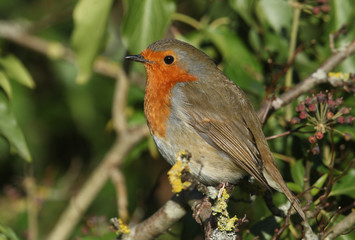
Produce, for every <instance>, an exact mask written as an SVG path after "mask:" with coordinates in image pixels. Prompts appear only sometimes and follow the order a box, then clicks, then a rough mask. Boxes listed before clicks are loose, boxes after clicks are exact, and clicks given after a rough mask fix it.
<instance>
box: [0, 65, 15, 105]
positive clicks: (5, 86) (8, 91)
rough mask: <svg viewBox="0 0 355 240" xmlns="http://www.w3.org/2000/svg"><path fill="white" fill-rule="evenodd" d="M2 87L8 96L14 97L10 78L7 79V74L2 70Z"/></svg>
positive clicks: (0, 85) (0, 73) (0, 84)
mask: <svg viewBox="0 0 355 240" xmlns="http://www.w3.org/2000/svg"><path fill="white" fill-rule="evenodd" d="M0 87H1V88H2V89H3V90H4V92H5V93H6V95H7V97H8V98H9V99H12V89H11V85H10V83H9V79H7V77H6V75H5V74H4V73H3V72H2V71H0Z"/></svg>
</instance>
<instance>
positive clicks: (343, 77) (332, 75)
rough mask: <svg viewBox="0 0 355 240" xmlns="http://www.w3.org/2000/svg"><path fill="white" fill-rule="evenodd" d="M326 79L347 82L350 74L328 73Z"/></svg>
mask: <svg viewBox="0 0 355 240" xmlns="http://www.w3.org/2000/svg"><path fill="white" fill-rule="evenodd" d="M328 77H329V78H333V79H340V80H343V81H348V80H349V78H350V74H349V73H342V72H330V73H328Z"/></svg>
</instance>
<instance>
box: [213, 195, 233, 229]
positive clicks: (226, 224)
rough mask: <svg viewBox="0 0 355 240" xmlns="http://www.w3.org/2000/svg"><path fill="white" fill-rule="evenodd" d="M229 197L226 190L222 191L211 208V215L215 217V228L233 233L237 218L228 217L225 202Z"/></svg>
mask: <svg viewBox="0 0 355 240" xmlns="http://www.w3.org/2000/svg"><path fill="white" fill-rule="evenodd" d="M229 197H230V196H229V194H228V193H227V190H226V189H223V192H222V195H221V197H219V198H218V199H217V201H216V202H215V204H214V205H213V206H212V214H213V215H215V216H216V215H217V226H218V229H219V230H221V231H233V230H234V229H235V222H236V221H238V218H237V216H234V217H232V218H230V217H229V213H228V211H227V201H228V199H229Z"/></svg>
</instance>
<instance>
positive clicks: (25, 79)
mask: <svg viewBox="0 0 355 240" xmlns="http://www.w3.org/2000/svg"><path fill="white" fill-rule="evenodd" d="M0 65H1V66H2V67H3V70H4V72H5V74H6V76H8V77H9V78H10V79H12V80H15V81H17V82H19V83H21V84H22V85H24V86H26V87H29V88H34V87H35V86H36V84H35V82H34V81H33V79H32V77H31V75H30V73H29V72H28V71H27V69H26V67H25V66H24V65H23V64H22V62H21V61H20V60H19V59H18V58H16V57H15V56H13V55H8V56H6V57H4V58H0Z"/></svg>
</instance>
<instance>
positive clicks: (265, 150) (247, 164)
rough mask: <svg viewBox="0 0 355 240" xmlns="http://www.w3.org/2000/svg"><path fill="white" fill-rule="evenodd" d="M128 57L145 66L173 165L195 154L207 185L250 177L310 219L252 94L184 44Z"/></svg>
mask: <svg viewBox="0 0 355 240" xmlns="http://www.w3.org/2000/svg"><path fill="white" fill-rule="evenodd" d="M126 59H129V60H132V61H136V62H140V63H143V64H144V67H145V70H146V74H147V82H146V88H145V96H144V114H145V116H146V119H147V122H148V126H149V129H150V132H151V135H152V137H153V139H154V141H155V144H156V145H157V147H158V149H159V152H160V153H161V154H162V155H163V157H164V158H165V159H166V160H167V161H168V162H169V163H170V164H174V163H175V158H176V154H177V153H178V152H179V151H181V150H188V151H189V152H190V153H191V154H192V158H191V161H190V162H189V167H190V169H191V171H192V173H193V174H194V175H195V176H196V177H197V178H198V179H199V181H201V182H202V183H204V184H206V185H212V186H213V185H218V184H220V183H226V182H228V183H232V184H236V183H237V182H238V180H240V179H241V178H242V177H244V176H245V175H247V174H250V175H252V176H253V177H254V178H256V179H257V180H258V181H259V182H260V183H261V184H262V185H263V186H265V187H266V188H267V189H270V187H271V188H273V189H275V190H277V191H279V192H282V193H284V194H285V195H286V197H287V198H288V199H289V201H290V202H291V203H292V204H293V206H294V208H295V209H296V210H297V212H298V213H299V214H300V216H301V217H302V218H303V219H305V214H304V212H303V210H302V208H301V206H300V204H299V202H298V200H297V199H296V198H295V196H294V195H293V194H292V193H291V191H290V190H289V189H288V187H287V186H286V184H285V182H284V180H283V178H282V176H281V174H280V172H279V170H278V169H277V166H276V163H275V160H274V158H273V155H272V154H271V151H270V149H269V146H268V144H267V142H266V139H265V136H264V134H263V132H262V128H261V123H260V121H259V118H258V116H257V115H256V112H255V110H254V108H253V106H252V104H251V102H250V100H249V99H248V97H247V95H246V94H245V93H244V92H243V91H242V90H241V89H240V88H239V87H238V86H237V85H236V84H235V83H234V82H232V81H231V80H230V79H229V78H228V77H227V76H226V75H224V73H223V72H222V71H221V70H220V69H218V67H217V66H216V64H215V63H214V62H213V60H212V59H211V58H210V57H209V56H208V55H206V54H205V53H203V52H202V51H200V50H198V49H197V48H195V47H193V46H191V45H190V44H187V43H185V42H182V41H178V40H175V39H166V40H160V41H156V42H154V43H152V44H151V45H149V46H148V47H147V49H145V50H144V51H143V52H142V53H141V54H139V55H131V56H127V57H126Z"/></svg>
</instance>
